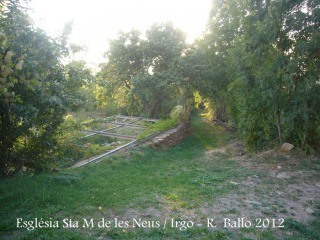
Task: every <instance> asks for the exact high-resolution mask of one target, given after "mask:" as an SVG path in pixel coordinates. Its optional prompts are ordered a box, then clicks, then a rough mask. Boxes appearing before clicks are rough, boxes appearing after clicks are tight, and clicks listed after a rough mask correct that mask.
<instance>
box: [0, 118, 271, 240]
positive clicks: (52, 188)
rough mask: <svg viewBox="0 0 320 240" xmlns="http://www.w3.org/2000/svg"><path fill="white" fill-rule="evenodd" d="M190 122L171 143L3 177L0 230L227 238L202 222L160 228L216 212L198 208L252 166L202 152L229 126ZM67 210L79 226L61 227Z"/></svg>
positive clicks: (29, 235)
mask: <svg viewBox="0 0 320 240" xmlns="http://www.w3.org/2000/svg"><path fill="white" fill-rule="evenodd" d="M192 125H193V132H192V134H191V135H190V136H189V137H188V138H186V139H185V140H184V141H183V142H182V143H180V144H178V145H176V146H175V147H172V148H170V149H168V150H160V149H159V150H155V149H149V148H137V149H134V150H132V151H131V152H130V153H123V154H120V155H117V156H113V157H110V158H108V159H105V160H104V161H102V162H100V163H98V164H92V165H86V166H85V167H83V168H79V169H73V170H70V169H68V170H64V171H62V172H59V173H56V174H41V175H36V176H28V175H21V176H17V177H14V178H11V179H7V180H1V181H0V204H1V209H0V231H1V232H0V238H1V237H2V238H4V239H232V238H233V233H232V232H229V231H225V230H223V229H217V230H215V231H212V230H211V229H209V228H207V227H205V226H194V227H192V228H190V229H187V230H184V229H182V230H181V229H180V228H178V227H166V228H163V225H164V221H165V219H175V220H177V221H180V220H186V221H187V220H191V221H193V222H194V224H195V223H196V222H197V223H198V222H201V221H206V218H207V217H208V216H214V213H203V212H201V211H200V210H201V208H202V207H203V206H205V205H206V204H214V202H215V199H216V198H218V197H220V196H222V195H224V194H226V193H228V192H230V191H234V190H236V188H237V186H235V185H233V184H230V181H235V180H237V179H239V178H243V177H245V176H247V175H249V174H253V173H252V172H251V171H250V170H248V169H244V168H241V167H240V166H239V164H238V163H237V162H236V161H234V160H232V159H231V158H229V156H228V155H226V154H218V157H216V158H214V160H208V159H207V158H206V156H205V152H206V151H208V150H212V149H215V148H219V147H221V146H223V145H225V144H226V143H227V142H228V141H229V139H230V138H231V135H230V133H228V132H226V131H225V130H224V129H222V128H220V127H217V126H215V127H213V125H211V124H210V123H206V122H204V121H203V120H202V119H200V118H198V117H195V118H193V123H192ZM210 214H211V215H210ZM17 218H22V219H23V220H24V221H26V220H28V221H30V220H34V219H35V218H38V220H40V219H41V218H42V219H43V220H45V221H48V220H52V221H58V222H59V228H43V229H39V228H36V229H34V230H30V231H29V230H27V229H26V228H20V229H19V228H17ZM66 218H68V219H69V220H70V219H71V221H73V223H75V222H76V221H78V224H79V227H76V226H75V228H64V227H63V219H66ZM84 218H85V219H88V220H89V219H94V222H95V226H96V224H97V223H98V221H99V220H102V219H103V218H104V219H106V220H108V219H109V220H112V221H113V222H112V224H111V225H112V227H111V228H99V227H94V228H83V227H82V225H83V219H84ZM116 218H117V219H118V220H119V221H129V222H130V224H132V221H133V220H132V219H133V218H136V219H139V218H141V219H143V220H145V221H154V222H156V221H159V222H160V228H157V227H145V228H142V227H141V228H135V229H132V228H125V227H119V226H118V227H115V225H114V224H115V223H114V219H116ZM69 220H68V221H69ZM120 224H121V223H120ZM177 224H179V222H178V223H177ZM179 226H182V225H179ZM269 237H270V238H267V239H273V238H272V235H270V236H269Z"/></svg>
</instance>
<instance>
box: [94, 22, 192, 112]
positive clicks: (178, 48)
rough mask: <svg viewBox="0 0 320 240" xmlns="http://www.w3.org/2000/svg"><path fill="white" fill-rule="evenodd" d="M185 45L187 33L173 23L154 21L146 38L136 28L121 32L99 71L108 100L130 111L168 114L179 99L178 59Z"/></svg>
mask: <svg viewBox="0 0 320 240" xmlns="http://www.w3.org/2000/svg"><path fill="white" fill-rule="evenodd" d="M185 47H186V45H185V38H184V34H183V33H182V32H181V31H180V30H178V29H176V28H174V27H173V25H172V24H170V23H166V24H154V25H152V26H151V28H150V29H149V30H147V32H146V36H145V38H142V37H141V34H140V33H139V32H137V31H134V30H133V31H130V32H128V33H121V34H120V36H119V38H118V39H116V40H113V41H111V42H110V49H109V51H108V52H107V53H106V56H107V57H108V62H107V63H106V64H104V65H103V66H102V70H101V71H100V73H99V74H98V76H99V79H100V84H101V85H102V86H105V88H106V92H107V94H108V95H109V96H110V100H109V101H110V102H111V103H112V102H113V101H115V100H116V101H117V102H118V105H119V106H120V107H125V108H126V112H127V113H129V114H146V115H148V116H151V117H159V116H165V115H169V113H170V110H171V109H172V108H173V107H174V106H175V104H177V101H178V100H177V97H176V93H177V91H179V89H178V88H177V86H176V83H177V82H178V80H179V76H177V74H176V71H175V63H176V61H177V59H179V57H180V56H181V55H182V53H183V51H184V49H185Z"/></svg>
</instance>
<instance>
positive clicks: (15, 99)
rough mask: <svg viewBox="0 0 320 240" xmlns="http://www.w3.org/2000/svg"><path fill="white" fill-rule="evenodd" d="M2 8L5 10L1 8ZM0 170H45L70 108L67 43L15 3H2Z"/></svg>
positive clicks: (14, 171)
mask: <svg viewBox="0 0 320 240" xmlns="http://www.w3.org/2000/svg"><path fill="white" fill-rule="evenodd" d="M4 9H5V10H4ZM1 10H2V11H1V13H0V20H1V21H0V69H1V70H0V106H1V108H0V128H1V135H0V156H1V159H0V171H1V176H3V177H5V176H10V175H12V174H14V173H16V172H17V171H19V170H20V169H21V167H22V166H23V165H26V166H28V167H30V168H33V169H35V170H36V171H40V170H43V169H44V168H46V166H47V164H48V159H52V155H54V145H55V143H56V141H55V136H56V129H57V127H58V126H59V125H60V124H61V122H62V121H63V115H64V113H65V112H66V110H67V108H68V104H69V102H68V100H67V99H66V98H64V95H63V93H64V89H66V88H67V86H64V84H65V72H64V66H63V65H62V64H61V59H62V58H63V57H64V56H66V53H67V52H66V46H63V45H61V43H60V42H57V41H56V40H55V39H52V38H50V37H48V36H47V35H46V34H45V33H44V32H43V31H41V30H40V29H34V28H33V26H32V25H31V23H30V20H29V18H28V16H27V15H26V13H25V10H24V9H23V8H22V7H21V5H20V3H19V1H1Z"/></svg>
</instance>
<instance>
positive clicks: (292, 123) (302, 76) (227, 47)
mask: <svg viewBox="0 0 320 240" xmlns="http://www.w3.org/2000/svg"><path fill="white" fill-rule="evenodd" d="M319 27H320V4H319V2H318V1H306V0H290V1H270V0H267V1H260V0H254V1H251V0H250V1H249V0H247V1H214V6H213V9H212V12H211V18H210V22H209V29H208V32H207V34H206V36H205V38H204V40H202V41H200V42H199V43H198V47H197V51H198V52H200V53H203V55H204V57H203V58H202V59H203V60H202V62H204V63H206V64H209V66H210V65H211V67H210V69H211V75H209V74H208V77H204V78H203V77H202V78H200V81H198V82H197V81H195V86H196V87H197V88H198V89H199V92H200V94H203V96H205V97H208V98H209V99H210V100H211V101H212V102H213V103H214V106H217V107H218V108H219V107H221V102H219V101H220V100H221V98H222V97H225V99H226V100H227V102H224V103H227V104H228V109H229V113H230V114H231V119H229V120H230V121H231V122H233V123H234V125H235V127H236V128H237V129H238V131H239V133H240V134H241V135H242V137H243V138H244V140H245V141H246V143H247V146H248V147H250V148H263V147H265V146H269V145H270V143H275V140H277V141H278V142H279V143H280V144H281V143H283V142H284V141H289V142H292V143H294V144H295V145H296V146H297V147H299V148H304V149H311V148H317V147H319V145H318V144H319V124H320V122H319V120H320V112H319V111H320V109H319V105H320V82H319V75H320V74H319V73H320V72H319V69H320V59H319V57H320V34H319ZM198 55H199V54H198ZM198 65H199V64H198ZM198 67H199V66H198ZM207 67H208V66H207ZM207 72H209V73H210V71H207ZM199 83H200V84H199ZM208 86H213V87H212V88H213V89H212V90H211V89H210V90H209V91H208ZM217 110H219V109H217ZM217 117H220V115H219V114H217ZM222 120H224V119H222Z"/></svg>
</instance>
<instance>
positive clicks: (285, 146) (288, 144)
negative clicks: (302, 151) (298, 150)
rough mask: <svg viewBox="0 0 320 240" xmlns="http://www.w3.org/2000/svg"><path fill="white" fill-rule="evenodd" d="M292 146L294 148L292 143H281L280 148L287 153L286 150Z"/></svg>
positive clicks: (289, 149)
mask: <svg viewBox="0 0 320 240" xmlns="http://www.w3.org/2000/svg"><path fill="white" fill-rule="evenodd" d="M293 148H294V146H293V145H292V144H290V143H284V144H282V146H281V148H280V150H281V151H282V152H286V153H287V152H290V151H291V150H292V149H293Z"/></svg>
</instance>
